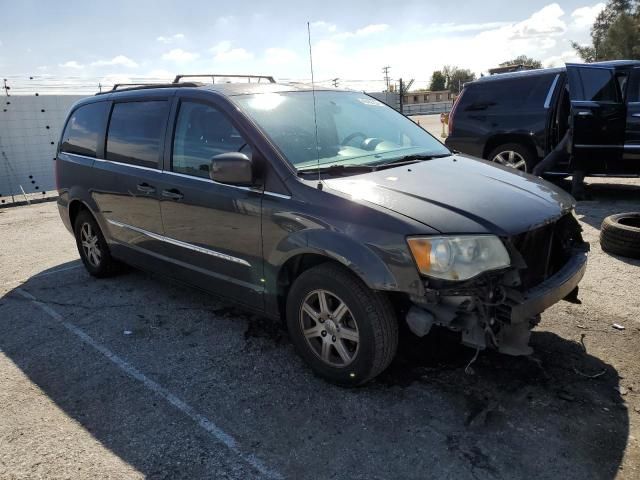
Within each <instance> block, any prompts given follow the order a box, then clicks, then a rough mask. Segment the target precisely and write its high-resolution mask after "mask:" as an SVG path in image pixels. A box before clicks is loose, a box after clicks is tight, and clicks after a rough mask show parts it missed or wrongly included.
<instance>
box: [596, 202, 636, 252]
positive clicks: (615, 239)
mask: <svg viewBox="0 0 640 480" xmlns="http://www.w3.org/2000/svg"><path fill="white" fill-rule="evenodd" d="M600 246H601V247H602V250H604V251H605V252H608V253H612V254H614V255H621V256H623V257H629V258H640V212H632V213H619V214H617V215H610V216H608V217H607V218H605V219H604V221H603V222H602V227H601V228H600Z"/></svg>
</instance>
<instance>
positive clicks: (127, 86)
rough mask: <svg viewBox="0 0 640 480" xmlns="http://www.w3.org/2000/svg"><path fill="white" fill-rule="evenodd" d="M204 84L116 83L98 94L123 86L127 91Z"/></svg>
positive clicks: (124, 90) (199, 84) (122, 90)
mask: <svg viewBox="0 0 640 480" xmlns="http://www.w3.org/2000/svg"><path fill="white" fill-rule="evenodd" d="M202 85H204V84H203V83H199V82H184V83H116V84H115V85H114V86H113V87H112V88H111V90H106V91H104V92H98V93H96V95H105V94H107V93H112V92H115V91H116V90H118V89H120V88H121V87H124V88H122V89H121V90H120V91H121V92H126V91H129V90H146V89H149V88H180V87H201V86H202Z"/></svg>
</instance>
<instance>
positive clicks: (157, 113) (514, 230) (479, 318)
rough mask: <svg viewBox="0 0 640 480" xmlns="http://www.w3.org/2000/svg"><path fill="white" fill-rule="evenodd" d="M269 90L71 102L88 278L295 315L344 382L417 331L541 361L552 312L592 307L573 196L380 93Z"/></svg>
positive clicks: (175, 86)
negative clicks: (143, 278) (426, 126)
mask: <svg viewBox="0 0 640 480" xmlns="http://www.w3.org/2000/svg"><path fill="white" fill-rule="evenodd" d="M250 80H253V78H250ZM268 80H269V82H267V83H265V82H261V83H259V82H256V81H253V82H252V83H223V84H212V85H203V84H198V83H185V82H180V79H179V78H177V79H176V82H174V83H172V84H167V85H153V86H140V87H133V88H126V89H123V90H115V91H112V92H107V93H104V94H98V95H96V96H94V97H91V98H87V99H84V100H82V101H80V102H78V103H77V104H76V105H74V107H73V108H72V110H71V112H70V113H69V116H68V119H67V122H66V126H65V128H64V131H63V134H62V138H61V140H60V143H59V147H58V153H57V159H56V160H57V161H56V174H57V182H58V191H59V194H60V196H59V200H58V205H59V209H60V215H61V217H62V220H63V222H64V224H65V225H66V227H67V228H68V229H69V230H70V231H71V232H72V233H73V234H74V235H75V238H76V242H77V245H78V250H79V252H80V256H81V258H82V261H83V262H84V265H85V266H86V268H87V270H88V271H89V273H91V274H92V275H94V276H96V277H102V276H106V275H111V274H114V273H116V272H117V271H118V267H119V265H121V264H122V263H126V264H130V265H133V266H136V267H139V268H142V269H145V270H148V271H151V272H154V273H157V274H160V275H165V276H168V277H171V278H173V279H176V280H179V281H182V282H184V283H188V284H190V285H193V286H195V287H198V288H201V289H204V290H206V291H208V292H212V293H215V294H218V295H221V296H224V297H227V298H229V299H232V300H234V301H237V302H240V303H242V304H244V306H246V307H247V308H250V309H253V310H255V311H257V312H259V313H261V314H264V315H266V316H268V317H272V318H273V319H275V320H280V319H282V320H283V321H285V322H286V325H287V327H288V330H289V333H290V336H291V339H292V342H293V343H294V345H295V347H296V350H297V351H298V352H299V354H300V355H301V356H302V357H303V358H304V359H305V360H306V361H307V362H308V363H309V364H310V366H311V367H312V368H313V370H314V371H315V372H316V373H318V374H319V375H321V376H323V377H324V378H326V379H328V380H331V381H333V382H336V383H339V384H342V385H357V384H362V383H364V382H366V381H367V380H369V379H371V378H373V377H375V376H376V375H378V374H379V373H380V372H382V371H383V370H384V369H385V368H386V367H387V366H388V365H389V363H390V362H391V360H392V359H393V357H394V354H395V352H396V349H397V345H398V329H399V327H400V324H401V323H403V322H406V323H407V324H408V326H409V328H410V330H411V331H412V332H413V333H415V334H416V335H419V336H423V335H426V334H427V333H428V332H429V331H430V329H431V328H432V327H433V326H434V325H436V326H440V327H446V328H449V329H451V330H454V331H456V332H459V335H460V337H461V340H462V342H463V343H464V344H466V345H469V346H471V347H474V348H477V349H484V348H486V347H493V348H497V349H498V350H499V351H501V352H503V353H506V354H513V355H526V354H529V353H530V352H531V348H530V347H529V346H528V341H529V336H530V330H531V328H533V326H535V325H536V324H537V322H538V321H539V319H540V313H541V312H542V311H543V310H545V309H546V308H547V307H549V306H550V305H552V304H554V303H556V302H558V301H560V300H562V299H566V300H569V301H575V300H576V299H577V288H578V287H577V285H578V282H579V281H580V280H581V278H582V276H583V274H584V271H585V268H586V260H587V250H588V245H587V244H585V243H584V242H583V240H582V238H581V233H580V230H581V229H580V226H579V224H578V222H577V221H576V219H575V217H574V215H573V206H574V203H573V199H572V198H571V197H570V196H569V195H567V194H566V193H564V192H563V191H561V190H559V189H558V188H556V187H554V186H553V185H551V184H549V183H546V182H545V181H542V180H539V179H537V178H534V177H532V176H529V175H527V174H525V173H521V172H517V171H514V170H512V169H508V168H505V167H501V166H497V165H494V164H491V163H488V162H485V161H482V160H477V159H474V158H471V157H468V156H465V155H460V154H453V153H452V152H451V151H450V150H449V149H448V148H446V147H445V146H444V145H442V144H441V143H440V142H439V141H438V140H436V139H435V138H434V137H432V136H431V135H430V134H429V133H427V132H426V131H425V130H423V129H422V128H420V126H418V125H416V124H415V123H414V122H412V121H411V120H409V119H407V118H406V117H404V116H402V115H400V114H399V113H397V112H396V111H395V110H393V109H391V108H389V107H388V106H386V105H384V104H383V103H381V102H379V101H377V100H375V99H373V98H371V97H369V96H367V95H366V94H363V93H358V92H350V91H338V90H333V89H332V90H315V91H314V90H312V89H310V88H307V87H303V86H300V85H286V84H277V83H273V82H272V81H271V79H270V78H268Z"/></svg>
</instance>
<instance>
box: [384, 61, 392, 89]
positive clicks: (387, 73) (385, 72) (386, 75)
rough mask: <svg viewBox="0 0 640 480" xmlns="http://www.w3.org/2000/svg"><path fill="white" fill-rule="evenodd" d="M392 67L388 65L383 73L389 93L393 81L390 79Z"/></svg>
mask: <svg viewBox="0 0 640 480" xmlns="http://www.w3.org/2000/svg"><path fill="white" fill-rule="evenodd" d="M390 68H391V67H390V66H389V65H387V66H386V67H382V73H384V81H385V83H386V84H387V92H388V91H389V81H390V80H391V79H390V78H389V69H390Z"/></svg>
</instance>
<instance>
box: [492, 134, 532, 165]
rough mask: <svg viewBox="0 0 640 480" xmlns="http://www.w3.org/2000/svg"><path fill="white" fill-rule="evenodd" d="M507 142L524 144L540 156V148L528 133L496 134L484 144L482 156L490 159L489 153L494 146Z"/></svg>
mask: <svg viewBox="0 0 640 480" xmlns="http://www.w3.org/2000/svg"><path fill="white" fill-rule="evenodd" d="M507 143H517V144H519V145H522V146H524V147H526V148H528V149H529V150H531V152H533V153H534V154H535V155H536V156H538V150H537V148H536V146H535V144H534V143H533V140H531V137H528V136H526V135H513V134H504V135H495V136H493V137H491V138H490V139H489V140H488V141H487V143H486V144H485V146H484V151H483V152H482V158H485V159H488V160H489V158H488V157H489V154H490V153H491V151H492V150H493V149H494V148H496V147H499V146H500V145H505V144H507Z"/></svg>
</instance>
